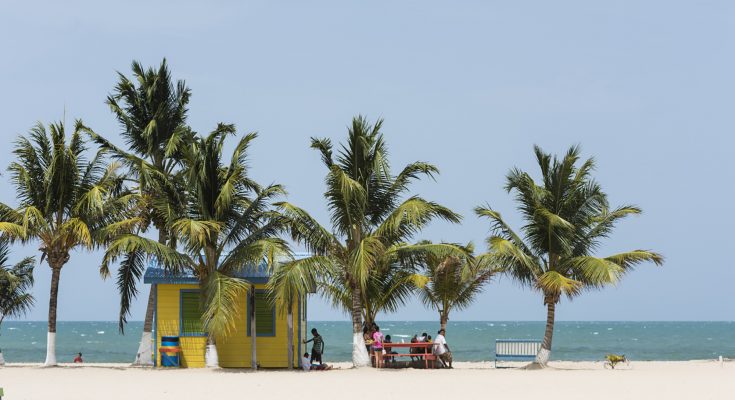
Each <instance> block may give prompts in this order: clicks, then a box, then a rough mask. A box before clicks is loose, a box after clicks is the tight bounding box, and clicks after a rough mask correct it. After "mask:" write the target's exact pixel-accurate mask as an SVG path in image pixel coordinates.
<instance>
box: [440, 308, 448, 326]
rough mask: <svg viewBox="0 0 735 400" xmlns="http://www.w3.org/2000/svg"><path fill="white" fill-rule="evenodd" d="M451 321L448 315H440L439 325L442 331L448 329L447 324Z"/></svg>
mask: <svg viewBox="0 0 735 400" xmlns="http://www.w3.org/2000/svg"><path fill="white" fill-rule="evenodd" d="M448 321H449V315H448V314H447V313H443V312H442V313H439V325H440V326H441V329H444V330H446V329H447V322H448Z"/></svg>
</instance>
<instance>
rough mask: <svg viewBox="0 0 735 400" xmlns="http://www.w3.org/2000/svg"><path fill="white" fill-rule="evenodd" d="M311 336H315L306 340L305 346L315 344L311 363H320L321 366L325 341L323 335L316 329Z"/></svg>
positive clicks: (313, 329)
mask: <svg viewBox="0 0 735 400" xmlns="http://www.w3.org/2000/svg"><path fill="white" fill-rule="evenodd" d="M311 334H312V335H314V337H313V338H311V339H309V340H304V344H306V343H309V342H314V344H313V345H312V346H311V363H314V361H319V364H321V363H322V354H324V339H323V338H322V335H320V334H319V332H317V330H316V328H312V329H311Z"/></svg>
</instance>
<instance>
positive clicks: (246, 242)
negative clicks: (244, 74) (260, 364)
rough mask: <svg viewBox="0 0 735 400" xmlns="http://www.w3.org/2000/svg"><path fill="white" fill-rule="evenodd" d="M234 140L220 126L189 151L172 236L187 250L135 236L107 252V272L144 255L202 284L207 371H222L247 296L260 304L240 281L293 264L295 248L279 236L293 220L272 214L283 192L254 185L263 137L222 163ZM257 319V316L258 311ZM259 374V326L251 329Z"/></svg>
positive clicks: (230, 129)
mask: <svg viewBox="0 0 735 400" xmlns="http://www.w3.org/2000/svg"><path fill="white" fill-rule="evenodd" d="M234 134H235V127H234V126H233V125H224V124H219V125H218V126H217V128H216V129H215V130H214V131H213V132H212V133H211V134H209V135H208V136H207V137H197V138H196V139H195V140H194V141H193V142H192V143H191V144H190V145H189V146H187V149H186V150H185V151H184V156H183V159H184V173H185V183H186V187H187V188H188V190H187V191H186V206H185V208H184V210H182V212H181V213H180V214H177V215H176V217H175V219H174V220H172V221H169V222H168V223H167V224H168V226H167V227H166V228H165V229H166V230H167V231H170V232H171V233H172V234H173V235H174V236H175V237H176V238H177V240H178V243H179V244H180V246H181V247H183V249H182V251H178V250H177V249H174V248H172V247H170V246H166V245H163V244H161V243H158V242H156V241H153V240H151V239H148V238H146V237H143V236H141V235H138V234H136V233H135V232H128V233H124V234H121V235H118V236H117V237H116V238H115V239H114V240H113V241H112V243H111V244H110V245H109V246H108V248H107V251H106V253H105V257H104V258H103V267H107V266H109V265H110V264H111V263H113V262H115V261H116V260H117V259H118V258H120V257H125V256H126V255H127V254H130V253H133V252H141V253H144V254H146V255H148V256H153V257H155V258H156V260H157V262H158V263H160V264H161V265H162V266H163V267H164V268H167V269H168V270H170V271H172V272H177V271H181V270H188V271H192V272H193V273H194V275H195V276H196V277H197V278H198V279H199V282H200V287H201V296H202V304H203V305H204V307H203V309H204V311H203V316H202V323H203V325H204V329H205V331H206V332H207V335H208V338H207V357H206V359H207V365H208V366H217V364H218V362H217V357H216V355H217V353H216V341H217V338H224V337H227V336H228V335H229V334H230V333H231V332H232V330H233V329H234V327H235V325H234V324H235V321H236V317H237V315H238V314H239V313H240V312H241V311H240V310H241V308H242V304H241V303H239V299H240V296H242V295H243V294H244V293H245V291H249V293H250V301H253V298H254V295H253V294H254V290H253V288H254V286H253V284H252V283H251V282H249V281H247V280H245V279H243V278H241V277H240V276H242V274H241V273H242V272H243V271H244V270H246V269H248V268H255V267H257V266H259V265H261V264H262V262H263V260H267V262H268V265H269V266H272V265H273V262H274V260H276V259H279V258H281V257H288V256H289V254H290V253H289V248H288V245H287V243H285V241H284V240H282V239H280V238H279V237H278V235H279V234H280V233H282V232H283V230H284V228H285V226H286V225H285V222H286V219H285V218H284V217H282V216H281V215H280V214H279V213H277V212H275V211H274V210H272V209H271V207H270V204H271V201H272V200H273V199H274V198H276V197H278V196H281V195H283V194H284V190H283V188H282V187H281V186H280V185H270V186H265V187H263V186H261V185H259V184H257V183H256V182H254V181H253V180H252V179H250V177H248V173H247V172H248V170H247V149H248V147H249V145H250V143H251V142H252V141H253V140H254V139H255V138H256V137H257V135H256V134H255V133H250V134H247V135H245V136H244V137H242V138H241V139H240V141H239V142H238V144H237V145H236V146H235V150H234V151H233V153H232V157H231V159H230V160H229V161H228V160H224V159H223V154H222V151H223V147H224V145H225V139H226V138H227V137H228V136H230V135H234ZM250 310H252V313H251V318H252V316H253V315H254V307H250ZM251 328H252V331H251V332H252V333H251V337H252V340H251V341H252V343H253V363H252V365H253V368H256V367H257V363H256V359H255V335H254V330H255V324H253V323H251Z"/></svg>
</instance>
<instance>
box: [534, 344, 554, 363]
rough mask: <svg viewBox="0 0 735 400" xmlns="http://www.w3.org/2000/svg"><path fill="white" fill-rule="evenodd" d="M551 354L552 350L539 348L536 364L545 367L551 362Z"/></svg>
mask: <svg viewBox="0 0 735 400" xmlns="http://www.w3.org/2000/svg"><path fill="white" fill-rule="evenodd" d="M550 356H551V350H546V349H545V348H543V347H542V348H541V349H539V351H538V353H536V364H538V365H540V366H542V367H545V366H546V364H548V362H549V357H550Z"/></svg>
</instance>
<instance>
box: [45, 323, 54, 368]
mask: <svg viewBox="0 0 735 400" xmlns="http://www.w3.org/2000/svg"><path fill="white" fill-rule="evenodd" d="M56 364H57V363H56V332H49V333H48V336H46V361H45V362H44V363H43V365H45V366H47V367H53V366H55V365H56Z"/></svg>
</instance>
